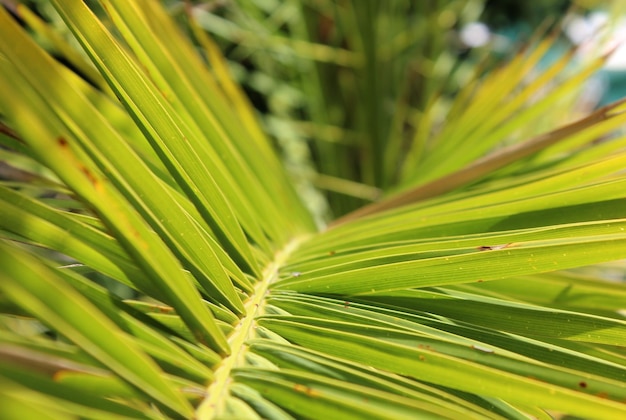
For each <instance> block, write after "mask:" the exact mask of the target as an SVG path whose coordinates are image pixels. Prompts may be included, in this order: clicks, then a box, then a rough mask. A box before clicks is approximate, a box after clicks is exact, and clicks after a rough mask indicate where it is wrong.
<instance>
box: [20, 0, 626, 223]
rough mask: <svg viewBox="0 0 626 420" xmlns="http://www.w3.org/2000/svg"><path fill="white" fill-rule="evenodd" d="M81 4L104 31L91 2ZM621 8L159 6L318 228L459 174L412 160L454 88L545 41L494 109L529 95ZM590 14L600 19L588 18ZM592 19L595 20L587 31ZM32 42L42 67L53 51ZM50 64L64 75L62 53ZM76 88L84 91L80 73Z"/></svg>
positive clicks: (582, 2) (507, 135)
mask: <svg viewBox="0 0 626 420" xmlns="http://www.w3.org/2000/svg"><path fill="white" fill-rule="evenodd" d="M23 3H25V4H27V5H29V6H30V7H31V8H32V9H33V10H35V11H37V12H38V13H39V14H40V15H41V16H42V17H44V19H45V20H48V21H50V22H52V24H53V26H55V27H56V28H57V29H60V30H61V33H63V31H65V33H66V35H68V37H67V41H69V42H73V41H72V39H71V37H70V36H69V34H67V29H66V28H65V27H64V25H63V24H62V22H61V21H60V18H59V17H58V16H57V15H56V12H54V9H53V8H52V6H51V5H50V4H49V3H48V2H47V1H41V0H36V1H31V2H23ZM87 3H88V4H89V5H90V7H91V8H92V9H93V10H95V11H96V13H99V16H100V17H102V18H103V19H106V16H105V14H104V12H103V11H102V10H101V9H100V8H99V7H100V6H99V5H98V3H97V2H94V1H88V2H87ZM620 3H621V2H606V1H600V0H577V1H567V0H550V1H542V2H540V3H537V2H523V1H515V0H507V1H493V0H429V1H410V0H391V1H379V0H367V1H363V2H349V1H334V0H308V1H292V0H287V1H279V0H240V1H228V0H211V1H180V0H168V1H166V2H165V4H166V5H167V7H168V8H169V10H170V12H171V13H172V15H174V16H175V17H176V18H177V19H178V20H179V21H180V22H181V24H182V25H183V27H187V28H188V31H189V33H190V35H192V37H193V34H192V32H193V31H194V30H193V26H194V25H195V24H196V23H197V24H198V25H199V26H200V27H201V28H202V29H204V30H206V31H207V32H208V33H210V34H212V35H213V36H214V39H215V41H216V42H217V43H218V45H219V47H220V49H221V50H222V51H223V52H225V54H226V57H227V59H228V64H229V67H230V70H231V71H232V73H233V74H234V75H235V77H236V79H237V81H238V82H239V83H241V84H242V86H243V87H244V89H245V91H246V93H247V95H248V97H249V98H250V100H251V102H252V104H253V105H254V107H255V108H256V109H257V111H258V112H259V113H260V115H261V116H262V120H263V123H264V127H265V129H266V131H267V132H268V133H269V134H270V135H271V137H272V138H273V139H274V140H275V142H276V144H277V146H278V147H279V148H280V150H282V154H283V159H284V161H285V163H286V165H287V167H288V169H289V170H290V173H291V175H292V177H293V179H294V182H295V183H296V184H297V186H298V189H299V192H300V193H301V195H303V196H304V197H305V201H306V202H307V205H308V206H309V208H310V209H311V210H312V211H313V213H314V214H316V216H317V218H318V220H320V223H322V224H323V223H325V222H327V221H328V220H332V219H333V218H337V217H339V216H342V215H345V214H346V213H349V212H350V211H353V210H355V209H357V208H359V207H361V206H363V205H364V204H367V203H369V202H372V201H375V200H377V199H379V198H380V197H381V196H382V195H383V191H385V192H394V191H402V190H406V189H407V188H409V187H414V186H416V185H419V183H420V182H426V181H428V180H427V179H422V178H420V175H419V174H420V172H424V173H429V174H430V175H429V176H434V175H433V174H434V173H435V172H433V171H430V167H432V166H433V165H440V166H441V170H440V171H439V173H438V175H444V174H446V173H450V172H452V171H453V170H454V169H458V168H459V167H460V166H459V165H460V164H459V165H457V166H456V167H455V166H454V165H451V166H449V167H448V166H447V165H446V163H445V161H446V159H447V157H445V156H441V155H442V153H443V152H442V153H439V154H435V155H434V157H431V158H429V159H426V156H427V155H428V154H427V153H425V152H427V151H429V150H433V148H435V147H436V145H437V138H438V135H441V136H442V138H443V137H445V136H447V135H448V134H449V133H440V131H441V129H442V127H443V126H445V124H444V121H445V120H446V119H448V118H449V117H450V116H453V114H452V113H453V112H454V109H455V107H456V108H459V106H462V105H461V104H460V103H459V101H458V100H457V101H456V102H455V101H453V98H457V97H458V96H463V95H459V92H460V91H461V90H462V87H464V86H467V85H469V84H471V83H473V81H475V80H480V77H481V75H482V74H483V73H485V72H486V71H487V70H489V69H493V68H495V67H497V66H498V65H499V64H498V63H499V62H500V61H502V60H508V59H510V58H511V57H513V56H514V55H515V54H516V53H518V52H519V51H520V50H522V49H524V48H526V49H532V48H534V47H535V46H536V43H537V41H538V39H541V38H544V37H546V36H548V34H550V33H553V34H556V36H555V37H554V42H553V44H552V45H550V47H549V48H548V49H547V50H546V51H545V52H544V54H543V56H542V57H540V59H538V60H537V65H536V68H535V69H534V70H533V69H526V70H525V71H527V72H528V74H523V75H521V76H520V80H510V84H509V85H508V86H507V85H506V80H505V81H503V82H502V84H501V86H499V87H498V89H499V90H501V91H502V92H501V93H502V95H503V97H504V96H506V92H509V93H510V94H515V92H516V91H517V92H519V89H520V86H519V84H524V83H526V84H528V83H530V81H531V80H532V79H533V77H534V76H535V75H536V74H537V69H544V70H545V68H546V67H547V66H548V65H549V64H550V63H553V62H555V61H556V60H557V59H558V58H559V57H563V56H564V55H565V54H568V51H570V49H571V46H572V45H573V44H579V45H578V47H579V48H582V47H581V46H580V44H583V43H585V42H588V40H589V39H590V38H591V35H592V33H593V32H594V31H596V32H599V31H600V27H601V26H602V25H608V24H609V23H607V22H608V21H609V20H608V19H607V16H617V15H619V14H620V13H621V12H622V10H621V9H622V8H623V5H622V4H620ZM598 12H600V13H601V14H602V16H604V18H598V16H599V15H598ZM594 13H595V14H596V15H595V16H596V19H595V21H594V20H593V19H591V18H590V16H592V15H593V14H594ZM190 14H191V16H193V17H194V19H195V23H194V24H191V23H190V20H189V16H190ZM585 19H586V20H585ZM615 21H616V22H617V20H615ZM572 22H574V23H578V30H579V33H580V31H582V32H584V33H583V34H582V35H580V34H579V35H578V37H577V38H576V37H575V36H574V37H573V36H572V35H571V33H570V35H569V37H568V26H567V25H568V24H571V23H572ZM581 22H582V23H581ZM55 23H56V25H55ZM581 25H582V27H581ZM585 25H586V26H585ZM570 26H572V25H570ZM196 29H197V28H196ZM585 31H586V32H585ZM570 32H571V31H570ZM533 36H534V38H533ZM39 39H40V42H41V43H42V45H44V46H47V47H48V49H50V50H52V53H53V54H54V52H55V51H54V49H55V44H54V43H52V42H50V40H49V39H48V40H47V39H42V38H41V37H39ZM494 52H495V54H494ZM602 52H603V51H600V50H599V49H596V50H593V47H592V48H591V51H589V48H588V49H587V50H586V51H585V53H584V56H581V55H574V60H581V58H582V59H583V60H587V59H588V58H592V57H596V56H598V55H599V54H601V53H602ZM56 55H57V56H58V57H59V59H60V60H62V61H65V62H66V64H68V65H69V66H70V67H72V63H71V62H67V61H68V57H67V56H66V55H65V54H62V53H59V54H56ZM78 70H79V72H80V69H78ZM614 70H615V69H614ZM533 71H534V72H535V73H533ZM83 76H84V77H85V78H86V79H87V80H91V82H92V83H97V82H96V81H95V80H93V79H91V78H90V75H89V74H86V73H83ZM570 76H571V74H568V72H567V71H562V72H559V73H558V75H557V74H555V76H554V80H551V81H550V83H547V84H546V85H545V86H544V87H543V89H544V90H550V89H553V88H554V86H555V85H558V84H559V83H560V81H562V80H565V79H566V78H568V77H570ZM620 80H621V68H618V69H617V71H613V72H610V71H609V72H607V71H605V72H604V73H600V75H599V76H596V77H595V79H594V82H592V83H589V85H590V89H588V90H587V91H586V92H584V94H585V95H586V96H584V97H583V98H582V99H581V98H576V99H573V98H571V97H570V98H569V99H568V100H576V101H579V103H580V107H579V108H578V111H579V112H580V114H579V115H573V113H572V112H571V110H572V106H569V105H568V106H563V107H562V108H563V112H562V113H558V112H551V113H549V115H548V116H547V117H546V118H547V119H548V120H546V119H545V118H543V116H537V117H536V118H535V119H534V120H533V123H532V124H528V125H527V126H526V127H525V128H523V129H522V128H520V127H518V128H517V129H515V130H511V131H509V132H504V133H502V134H501V135H500V136H499V138H497V139H496V140H494V141H493V145H492V146H493V147H496V146H495V145H496V144H500V145H503V144H510V143H515V142H517V141H520V140H522V139H527V138H529V137H532V136H534V135H537V134H539V133H541V132H542V131H545V129H546V128H547V127H555V126H559V125H562V124H565V123H567V122H570V121H572V120H573V119H574V118H575V117H576V116H580V115H582V114H583V113H587V112H589V111H590V110H591V109H593V107H595V106H597V105H600V104H605V103H608V102H609V101H611V100H615V99H617V98H619V97H621V96H623V93H624V91H626V89H620V88H619V85H620ZM607 87H609V89H607ZM505 91H506V92H505ZM599 92H601V93H599ZM467 94H468V95H470V96H471V94H472V93H471V92H468V93H467ZM455 103H456V105H455ZM466 105H467V104H466ZM573 109H577V108H576V107H574V108H573ZM542 118H543V120H542ZM466 143H467V144H470V142H469V141H467V142H466ZM485 147H486V149H485V150H483V151H476V155H477V156H480V155H482V154H484V153H485V152H487V151H489V150H492V148H491V146H488V145H487V143H486V144H485ZM447 153H448V154H449V155H450V154H454V153H456V154H466V155H467V159H466V160H465V161H464V162H469V161H471V157H477V156H472V154H471V153H470V152H468V151H467V150H464V149H463V148H461V149H458V150H456V151H455V152H454V153H452V152H451V151H447ZM381 157H382V158H381ZM425 159H426V160H425ZM320 191H321V193H320Z"/></svg>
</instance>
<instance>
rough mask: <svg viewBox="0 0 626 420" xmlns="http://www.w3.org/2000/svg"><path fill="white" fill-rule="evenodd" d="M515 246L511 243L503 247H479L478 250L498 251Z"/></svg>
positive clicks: (502, 245)
mask: <svg viewBox="0 0 626 420" xmlns="http://www.w3.org/2000/svg"><path fill="white" fill-rule="evenodd" d="M513 245H514V244H513V242H509V243H508V244H501V245H487V246H479V247H476V249H477V250H479V251H497V250H499V249H505V248H510V247H512V246H513Z"/></svg>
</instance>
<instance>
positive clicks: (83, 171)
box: [80, 165, 98, 186]
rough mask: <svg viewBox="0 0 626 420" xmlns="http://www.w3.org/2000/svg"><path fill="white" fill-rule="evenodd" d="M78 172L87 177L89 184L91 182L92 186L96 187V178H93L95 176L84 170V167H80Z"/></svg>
mask: <svg viewBox="0 0 626 420" xmlns="http://www.w3.org/2000/svg"><path fill="white" fill-rule="evenodd" d="M80 171H81V172H82V173H83V174H85V176H86V177H87V179H88V180H89V182H91V184H92V185H94V186H97V185H98V178H96V177H95V175H94V174H93V173H92V172H91V171H90V170H89V169H87V168H85V167H84V166H82V165H81V166H80Z"/></svg>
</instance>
